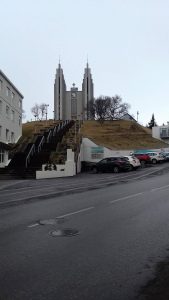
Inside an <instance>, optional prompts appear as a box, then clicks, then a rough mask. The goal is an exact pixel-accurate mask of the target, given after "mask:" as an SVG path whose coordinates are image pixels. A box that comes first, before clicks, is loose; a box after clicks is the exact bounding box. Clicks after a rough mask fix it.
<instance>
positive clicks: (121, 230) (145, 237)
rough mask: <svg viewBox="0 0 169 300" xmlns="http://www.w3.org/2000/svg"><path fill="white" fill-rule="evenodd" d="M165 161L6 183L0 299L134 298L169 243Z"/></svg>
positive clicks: (0, 216)
mask: <svg viewBox="0 0 169 300" xmlns="http://www.w3.org/2000/svg"><path fill="white" fill-rule="evenodd" d="M163 168H164V167H163V166H162V167H161V166H160V167H157V168H156V167H155V168H149V169H146V170H142V171H140V172H132V173H125V174H124V173H121V174H118V175H115V174H89V175H88V176H87V178H86V177H84V175H82V176H79V177H77V178H75V179H74V178H71V179H68V180H63V181H62V180H52V181H24V182H18V183H16V184H14V185H10V186H8V188H7V187H2V188H1V191H0V203H1V210H0V255H1V256H0V257H1V259H0V270H1V272H0V299H1V300H11V299H12V300H15V299H18V300H23V299H24V300H27V299H29V300H30V299H33V300H43V299H45V300H46V299H49V300H56V299H59V300H71V299H73V300H74V299H80V300H83V299H84V300H92V299H97V300H110V299H111V300H112V299H113V300H128V299H137V296H138V295H139V291H140V288H141V287H142V286H143V285H144V284H145V283H146V282H147V281H148V280H149V279H150V278H152V277H153V274H154V270H155V266H156V264H157V263H158V262H159V261H161V260H163V259H164V258H165V257H166V256H167V255H168V250H169V221H168V220H169V217H168V216H169V197H168V193H169V173H168V170H167V169H166V170H164V171H163ZM150 173H151V174H150ZM84 178H85V179H84ZM66 182H67V184H66ZM100 185H101V186H100ZM73 188H74V189H78V188H79V190H76V192H73ZM58 189H60V190H58ZM70 190H71V191H70ZM66 191H67V192H66ZM58 192H62V193H60V194H58ZM40 195H41V196H43V195H44V198H43V197H40ZM47 195H48V196H47ZM31 197H32V198H31ZM23 199H24V200H23ZM25 199H26V200H25ZM12 201H13V203H12ZM5 202H6V204H5V205H4V203H5ZM24 203H26V204H24ZM13 204H15V205H14V206H13ZM18 204H20V205H18Z"/></svg>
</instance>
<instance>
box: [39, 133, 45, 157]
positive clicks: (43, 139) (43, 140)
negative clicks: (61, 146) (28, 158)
mask: <svg viewBox="0 0 169 300" xmlns="http://www.w3.org/2000/svg"><path fill="white" fill-rule="evenodd" d="M44 142H45V137H44V135H43V136H42V138H41V141H40V143H39V145H38V153H39V152H40V151H41V149H42V146H43V144H44Z"/></svg>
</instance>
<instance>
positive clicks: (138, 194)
mask: <svg viewBox="0 0 169 300" xmlns="http://www.w3.org/2000/svg"><path fill="white" fill-rule="evenodd" d="M142 194H143V193H137V194H133V195H128V196H125V197H122V198H118V199H115V200H112V201H110V203H115V202H119V201H124V200H126V199H130V198H134V197H137V196H140V195H142Z"/></svg>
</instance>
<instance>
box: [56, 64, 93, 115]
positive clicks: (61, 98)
mask: <svg viewBox="0 0 169 300" xmlns="http://www.w3.org/2000/svg"><path fill="white" fill-rule="evenodd" d="M93 99H94V88H93V80H92V74H91V70H90V68H89V64H88V62H87V64H86V68H85V70H84V77H83V82H82V90H81V91H79V90H78V88H77V87H76V86H75V84H73V85H72V87H71V89H70V90H69V91H67V89H66V83H65V79H64V74H63V69H62V67H61V64H60V62H59V65H58V68H57V70H56V77H55V83H54V119H55V120H88V119H90V115H89V103H90V102H91V101H93Z"/></svg>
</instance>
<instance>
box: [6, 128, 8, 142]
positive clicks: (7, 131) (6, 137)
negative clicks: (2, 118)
mask: <svg viewBox="0 0 169 300" xmlns="http://www.w3.org/2000/svg"><path fill="white" fill-rule="evenodd" d="M6 141H7V142H9V129H6Z"/></svg>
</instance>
